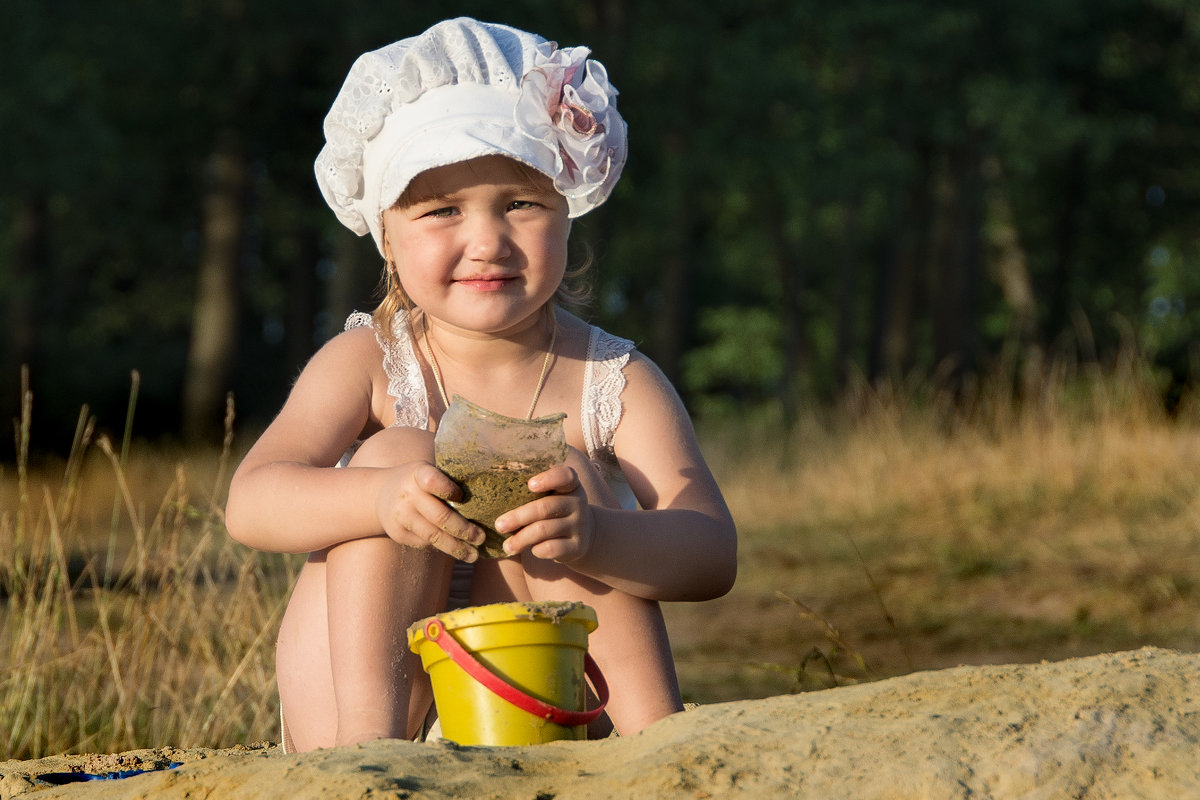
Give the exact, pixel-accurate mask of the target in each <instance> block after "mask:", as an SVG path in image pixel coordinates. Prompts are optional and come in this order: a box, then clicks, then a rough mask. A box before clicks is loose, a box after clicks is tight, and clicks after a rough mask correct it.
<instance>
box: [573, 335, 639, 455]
mask: <svg viewBox="0 0 1200 800" xmlns="http://www.w3.org/2000/svg"><path fill="white" fill-rule="evenodd" d="M632 350H633V342H631V341H629V340H628V339H622V338H620V337H619V336H614V335H612V334H611V333H608V332H607V331H604V330H601V329H600V328H597V327H596V326H595V325H593V326H592V327H591V334H590V335H589V337H588V357H587V363H586V365H585V370H584V378H583V402H582V407H581V408H580V415H579V420H580V423H581V425H582V427H583V441H584V443H585V444H586V445H587V451H588V457H589V458H591V459H592V460H593V461H610V460H612V451H613V439H614V438H615V435H616V431H617V425H618V423H620V421H621V392H622V391H623V390H624V389H625V373H624V372H622V370H624V369H625V365H626V364H628V363H629V353H630V352H631V351H632Z"/></svg>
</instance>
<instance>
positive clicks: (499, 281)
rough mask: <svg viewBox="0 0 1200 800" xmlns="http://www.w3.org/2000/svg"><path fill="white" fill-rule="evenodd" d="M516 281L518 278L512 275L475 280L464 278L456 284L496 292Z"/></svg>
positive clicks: (484, 276) (481, 277)
mask: <svg viewBox="0 0 1200 800" xmlns="http://www.w3.org/2000/svg"><path fill="white" fill-rule="evenodd" d="M514 280H516V278H515V277H514V276H510V275H480V276H477V277H474V278H462V279H460V280H456V281H455V283H458V284H462V285H463V286H469V287H470V288H472V289H479V290H481V291H496V290H497V289H503V288H504V287H505V286H507V285H508V284H509V283H510V282H512V281H514Z"/></svg>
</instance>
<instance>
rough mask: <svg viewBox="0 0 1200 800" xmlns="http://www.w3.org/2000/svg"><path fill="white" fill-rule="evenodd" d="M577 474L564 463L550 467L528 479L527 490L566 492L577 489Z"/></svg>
mask: <svg viewBox="0 0 1200 800" xmlns="http://www.w3.org/2000/svg"><path fill="white" fill-rule="evenodd" d="M579 486H580V484H579V475H578V474H577V473H576V472H575V470H573V469H572V468H570V467H568V466H567V465H566V464H560V465H559V466H557V467H551V468H550V469H548V470H546V471H545V472H540V473H538V474H537V475H534V476H533V477H532V478H530V479H529V491H531V492H554V493H555V494H567V493H569V492H573V491H575V490H576V489H578V488H579Z"/></svg>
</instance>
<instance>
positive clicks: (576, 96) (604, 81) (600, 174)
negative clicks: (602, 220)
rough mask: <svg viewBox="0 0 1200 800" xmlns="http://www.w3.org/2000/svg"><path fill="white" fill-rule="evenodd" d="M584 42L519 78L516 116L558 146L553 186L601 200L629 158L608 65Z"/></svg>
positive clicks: (589, 201) (583, 199)
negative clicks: (594, 57)
mask: <svg viewBox="0 0 1200 800" xmlns="http://www.w3.org/2000/svg"><path fill="white" fill-rule="evenodd" d="M589 53H590V51H589V50H588V48H586V47H568V48H564V49H561V50H554V51H553V52H552V53H551V54H550V55H549V56H544V57H541V58H539V59H538V60H536V61H535V63H534V66H533V67H532V68H531V69H530V70H529V71H528V72H526V73H525V75H524V76H522V78H521V94H520V97H519V98H518V100H517V106H516V110H515V118H516V123H517V125H518V127H520V128H521V130H522V131H523V132H524V133H525V135H527V136H529V137H531V138H533V139H535V140H538V141H540V142H543V143H544V144H545V145H546V146H547V147H550V148H552V149H554V150H556V151H557V153H558V160H559V171H558V172H559V174H558V177H557V178H556V179H555V182H554V184H555V187H556V188H557V189H558V191H559V192H561V193H562V194H563V196H565V197H566V198H567V201H568V203H569V204H572V205H574V204H579V205H581V206H583V205H586V206H588V207H591V206H595V205H598V204H599V203H600V202H603V200H604V198H606V197H607V196H608V194H609V192H611V191H612V187H613V185H614V184H615V183H616V180H617V178H618V177H619V175H620V173H621V167H622V166H623V165H624V160H625V122H624V120H622V119H621V117H620V115H619V114H618V113H617V110H616V97H617V91H616V89H614V88H613V87H612V85H611V84H610V83H609V82H608V73H607V72H606V71H605V69H604V65H602V64H600V63H599V62H598V61H592V60H589V59H588V55H589Z"/></svg>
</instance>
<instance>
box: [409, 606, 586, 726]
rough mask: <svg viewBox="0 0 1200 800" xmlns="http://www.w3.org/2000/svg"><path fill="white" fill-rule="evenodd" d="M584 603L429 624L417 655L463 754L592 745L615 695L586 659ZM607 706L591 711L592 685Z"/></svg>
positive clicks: (476, 610)
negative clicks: (592, 729) (595, 727)
mask: <svg viewBox="0 0 1200 800" xmlns="http://www.w3.org/2000/svg"><path fill="white" fill-rule="evenodd" d="M595 629H596V612H595V611H593V610H592V609H591V608H589V607H588V606H586V605H584V604H583V603H496V604H494V605H487V606H475V607H471V608H463V609H459V610H458V611H450V612H447V613H445V614H440V615H438V616H436V617H429V618H428V619H424V620H421V621H420V622H418V623H416V624H414V625H413V626H412V627H410V628H409V629H408V646H409V647H410V648H411V649H412V651H413V652H414V653H417V654H418V655H420V656H421V663H422V665H423V666H424V667H425V671H426V672H428V673H429V680H430V682H431V683H432V684H433V699H434V703H435V704H436V706H437V711H438V717H439V719H440V720H441V722H442V736H444V737H445V738H446V739H448V740H450V741H452V742H457V743H458V744H464V745H468V744H481V745H528V744H540V743H542V742H551V741H555V740H558V739H586V738H587V723H588V722H590V721H591V720H592V719H595V718H596V717H597V716H599V714H600V713H601V712H602V711H603V710H604V703H605V702H606V701H607V699H608V688H607V686H605V685H604V679H603V677H602V676H601V675H600V671H599V669H597V668H596V666H595V662H594V661H592V660H591V657H590V656H589V655H588V654H587V637H588V634H589V633H590V632H592V631H593V630H595ZM585 674H586V675H587V677H589V678H590V679H591V681H592V686H593V688H594V689H595V691H596V695H597V697H598V699H599V700H600V705H599V707H598V708H594V709H591V710H590V711H585V710H584V708H585V691H584V675H585Z"/></svg>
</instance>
